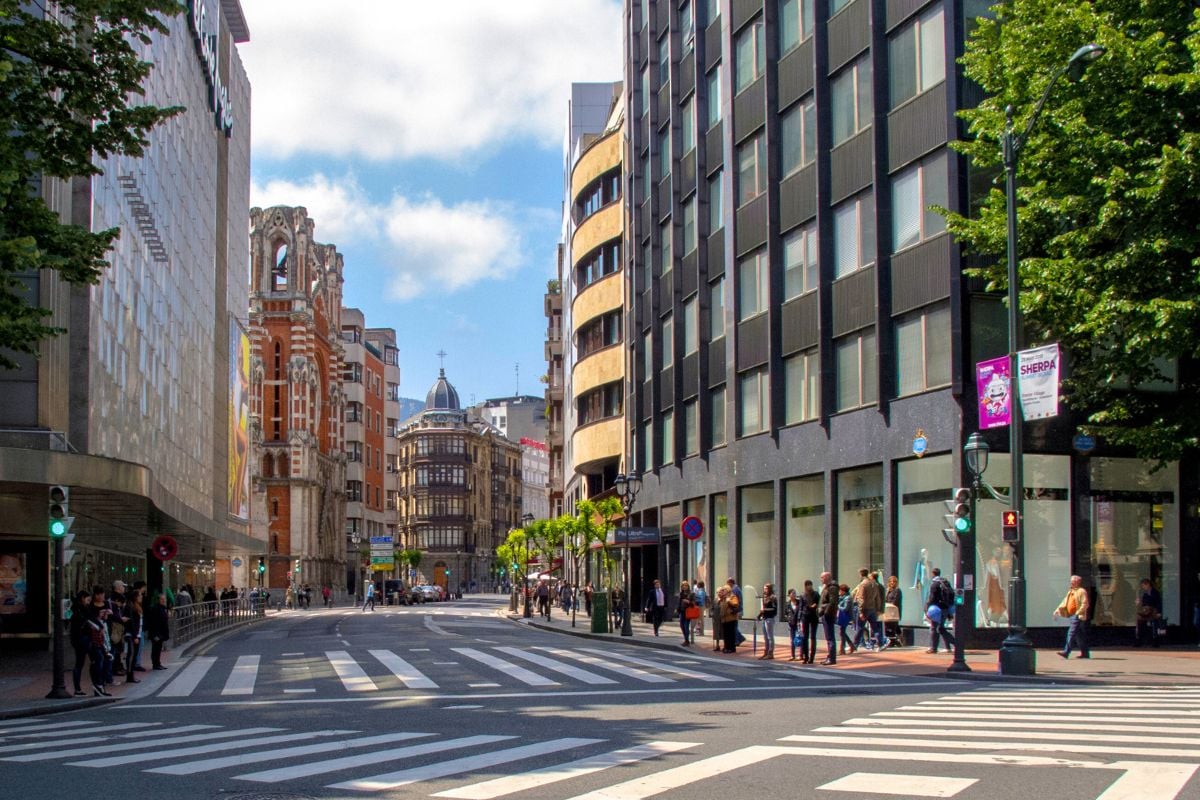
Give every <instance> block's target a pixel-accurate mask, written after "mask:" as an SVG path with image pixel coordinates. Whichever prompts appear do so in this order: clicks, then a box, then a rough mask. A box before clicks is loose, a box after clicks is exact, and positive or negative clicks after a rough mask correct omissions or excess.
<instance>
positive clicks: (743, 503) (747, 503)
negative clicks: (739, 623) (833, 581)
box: [736, 484, 778, 617]
mask: <svg viewBox="0 0 1200 800" xmlns="http://www.w3.org/2000/svg"><path fill="white" fill-rule="evenodd" d="M738 509H739V511H740V512H741V515H740V516H741V518H740V520H739V530H738V541H739V544H740V552H739V555H738V565H739V572H740V574H739V575H738V576H736V577H738V579H739V580H740V582H741V586H742V602H743V604H744V605H743V607H742V615H743V616H747V617H749V616H753V615H755V614H757V613H758V609H759V604H758V601H759V597H760V596H761V594H762V587H763V584H764V583H774V582H775V576H776V574H777V570H776V568H775V567H776V565H775V559H774V557H773V548H772V547H771V543H772V541H773V540H774V539H775V496H774V491H773V489H772V486H771V484H766V485H764V486H747V487H744V488H742V489H740V490H739V491H738ZM776 592H778V587H776Z"/></svg>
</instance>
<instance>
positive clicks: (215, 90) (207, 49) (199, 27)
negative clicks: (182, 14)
mask: <svg viewBox="0 0 1200 800" xmlns="http://www.w3.org/2000/svg"><path fill="white" fill-rule="evenodd" d="M219 13H220V12H218V15H219ZM188 26H189V27H190V28H191V29H192V38H193V39H194V40H195V41H196V53H197V54H198V55H199V56H200V62H201V63H202V64H203V65H204V79H205V81H206V82H207V83H208V105H209V108H210V109H212V112H213V114H214V117H215V119H216V124H217V130H220V131H224V133H225V135H226V136H231V135H232V134H233V109H232V108H231V107H230V105H229V87H227V86H226V85H225V84H223V83H221V75H220V71H219V70H218V68H217V33H218V32H219V31H220V27H221V20H220V16H218V17H217V21H216V23H215V24H214V25H213V30H212V31H210V30H209V23H208V12H207V10H206V9H205V7H204V0H188Z"/></svg>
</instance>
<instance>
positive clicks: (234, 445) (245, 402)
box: [228, 317, 250, 519]
mask: <svg viewBox="0 0 1200 800" xmlns="http://www.w3.org/2000/svg"><path fill="white" fill-rule="evenodd" d="M228 500H229V513H230V515H232V516H234V517H237V518H239V519H249V518H250V338H249V337H248V336H247V335H246V332H245V331H243V330H242V326H241V324H239V323H238V321H237V319H236V318H235V317H230V319H229V487H228Z"/></svg>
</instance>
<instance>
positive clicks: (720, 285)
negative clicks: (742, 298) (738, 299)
mask: <svg viewBox="0 0 1200 800" xmlns="http://www.w3.org/2000/svg"><path fill="white" fill-rule="evenodd" d="M708 308H709V312H708V339H709V341H712V340H713V339H720V338H721V337H722V336H724V335H725V276H724V275H722V276H721V277H719V278H717V279H716V280H715V281H713V282H712V283H710V284H709V285H708Z"/></svg>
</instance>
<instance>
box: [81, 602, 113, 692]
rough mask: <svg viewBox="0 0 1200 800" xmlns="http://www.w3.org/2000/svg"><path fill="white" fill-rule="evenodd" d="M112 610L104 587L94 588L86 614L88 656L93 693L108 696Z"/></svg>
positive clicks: (110, 679)
mask: <svg viewBox="0 0 1200 800" xmlns="http://www.w3.org/2000/svg"><path fill="white" fill-rule="evenodd" d="M111 614H112V610H111V609H110V608H109V605H108V600H107V599H106V598H105V596H104V587H102V586H97V587H95V588H94V589H92V601H91V603H90V604H89V605H88V608H87V614H86V617H85V619H86V623H87V636H88V657H89V659H90V660H91V670H90V672H91V678H92V694H94V695H96V696H97V697H108V696H109V692H108V690H107V689H105V688H104V687H105V684H109V683H112V641H111V639H110V637H109V628H108V618H109V616H111Z"/></svg>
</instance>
